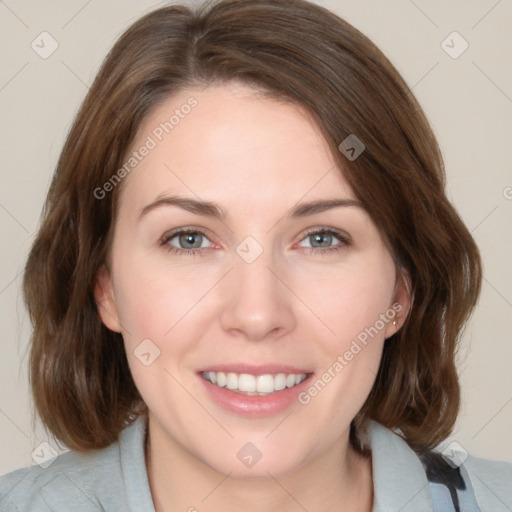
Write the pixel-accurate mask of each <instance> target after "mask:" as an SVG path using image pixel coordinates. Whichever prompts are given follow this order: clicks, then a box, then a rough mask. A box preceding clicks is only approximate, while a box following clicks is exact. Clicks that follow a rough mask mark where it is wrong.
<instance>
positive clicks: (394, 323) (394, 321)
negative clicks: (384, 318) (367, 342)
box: [393, 317, 398, 327]
mask: <svg viewBox="0 0 512 512" xmlns="http://www.w3.org/2000/svg"><path fill="white" fill-rule="evenodd" d="M396 320H398V317H397V318H396ZM396 320H393V325H394V326H395V327H396Z"/></svg>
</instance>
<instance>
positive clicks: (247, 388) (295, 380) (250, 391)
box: [201, 372, 307, 396]
mask: <svg viewBox="0 0 512 512" xmlns="http://www.w3.org/2000/svg"><path fill="white" fill-rule="evenodd" d="M201 376H202V377H203V379H205V380H207V381H208V382H211V383H212V384H214V385H215V386H217V387H219V388H226V389H229V390H230V391H233V392H235V393H241V394H244V395H253V396H266V395H270V394H273V393H276V392H278V391H282V390H284V389H287V388H292V387H294V386H297V385H298V384H300V383H301V382H303V381H304V380H305V379H306V378H307V374H305V373H289V374H286V373H278V374H276V375H271V374H264V375H257V376H256V375H250V374H248V373H240V374H238V373H224V372H202V373H201Z"/></svg>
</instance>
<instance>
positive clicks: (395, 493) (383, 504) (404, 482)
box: [369, 421, 432, 512]
mask: <svg viewBox="0 0 512 512" xmlns="http://www.w3.org/2000/svg"><path fill="white" fill-rule="evenodd" d="M369 440H370V445H371V451H372V474H373V490H374V500H373V508H372V512H384V511H389V510H394V511H400V512H417V511H418V510H421V511H431V510H432V500H431V498H430V489H429V485H428V480H427V476H426V474H425V470H424V469H423V465H422V464H421V461H420V459H419V458H418V456H417V455H416V453H415V452H414V451H413V450H412V448H411V447H410V446H409V445H408V444H407V442H406V441H405V440H404V439H403V438H402V437H400V436H399V435H398V434H396V433H394V432H393V431H392V430H390V429H388V428H386V427H384V426H383V425H381V424H380V423H377V422H376V421H371V422H370V428H369Z"/></svg>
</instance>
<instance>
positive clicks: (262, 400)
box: [199, 374, 313, 418]
mask: <svg viewBox="0 0 512 512" xmlns="http://www.w3.org/2000/svg"><path fill="white" fill-rule="evenodd" d="M312 375H313V374H309V375H308V376H307V378H306V379H304V381H302V382H301V383H300V384H297V385H296V386H293V387H291V388H285V389H283V390H281V391H276V392H274V393H272V394H270V395H264V396H258V395H243V394H242V393H236V392H234V391H231V390H229V389H227V388H225V387H224V388H220V387H219V386H216V385H215V384H212V383H211V382H209V381H207V380H206V379H204V378H203V377H202V376H201V375H199V379H200V380H201V381H202V383H203V385H204V386H205V388H206V390H207V391H208V393H209V394H210V396H211V397H212V398H213V400H214V401H215V402H216V403H217V404H218V405H220V406H221V407H222V408H223V409H225V410H226V411H229V412H232V413H235V414H239V415H242V416H247V417H251V418H261V417H264V416H272V415H274V414H278V413H280V412H282V411H284V410H286V409H288V408H289V407H291V405H292V404H293V403H294V402H296V401H297V396H298V394H299V393H300V392H301V391H304V389H305V388H306V387H307V386H309V382H310V379H311V377H312Z"/></svg>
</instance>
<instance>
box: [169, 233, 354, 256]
mask: <svg viewBox="0 0 512 512" xmlns="http://www.w3.org/2000/svg"><path fill="white" fill-rule="evenodd" d="M319 233H321V234H327V235H333V236H335V237H336V238H338V239H339V240H340V244H339V245H336V246H334V247H327V248H324V249H319V248H317V247H304V248H303V249H306V251H307V252H308V254H313V255H314V254H320V255H326V254H328V253H334V252H338V251H341V250H342V249H345V248H347V247H349V246H350V245H351V244H352V241H351V240H350V238H348V237H347V236H346V235H343V234H342V233H341V232H340V231H338V230H335V229H332V228H321V229H314V230H311V231H308V232H307V233H306V234H305V235H304V237H303V238H302V239H301V240H300V241H301V242H302V241H303V240H304V239H306V238H308V237H309V236H311V235H316V234H319ZM189 234H192V235H196V234H199V235H202V236H204V237H205V238H207V239H208V237H207V236H206V233H204V232H203V231H201V230H200V229H180V230H177V231H174V232H173V233H170V234H165V235H164V236H163V237H162V238H161V239H160V241H159V246H161V247H162V246H164V245H167V247H166V250H167V251H168V252H169V253H173V254H178V255H182V256H204V251H202V250H201V248H197V249H180V248H178V247H172V246H171V245H168V242H169V241H170V240H172V239H173V238H175V237H176V236H177V235H189ZM203 249H204V248H203Z"/></svg>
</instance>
